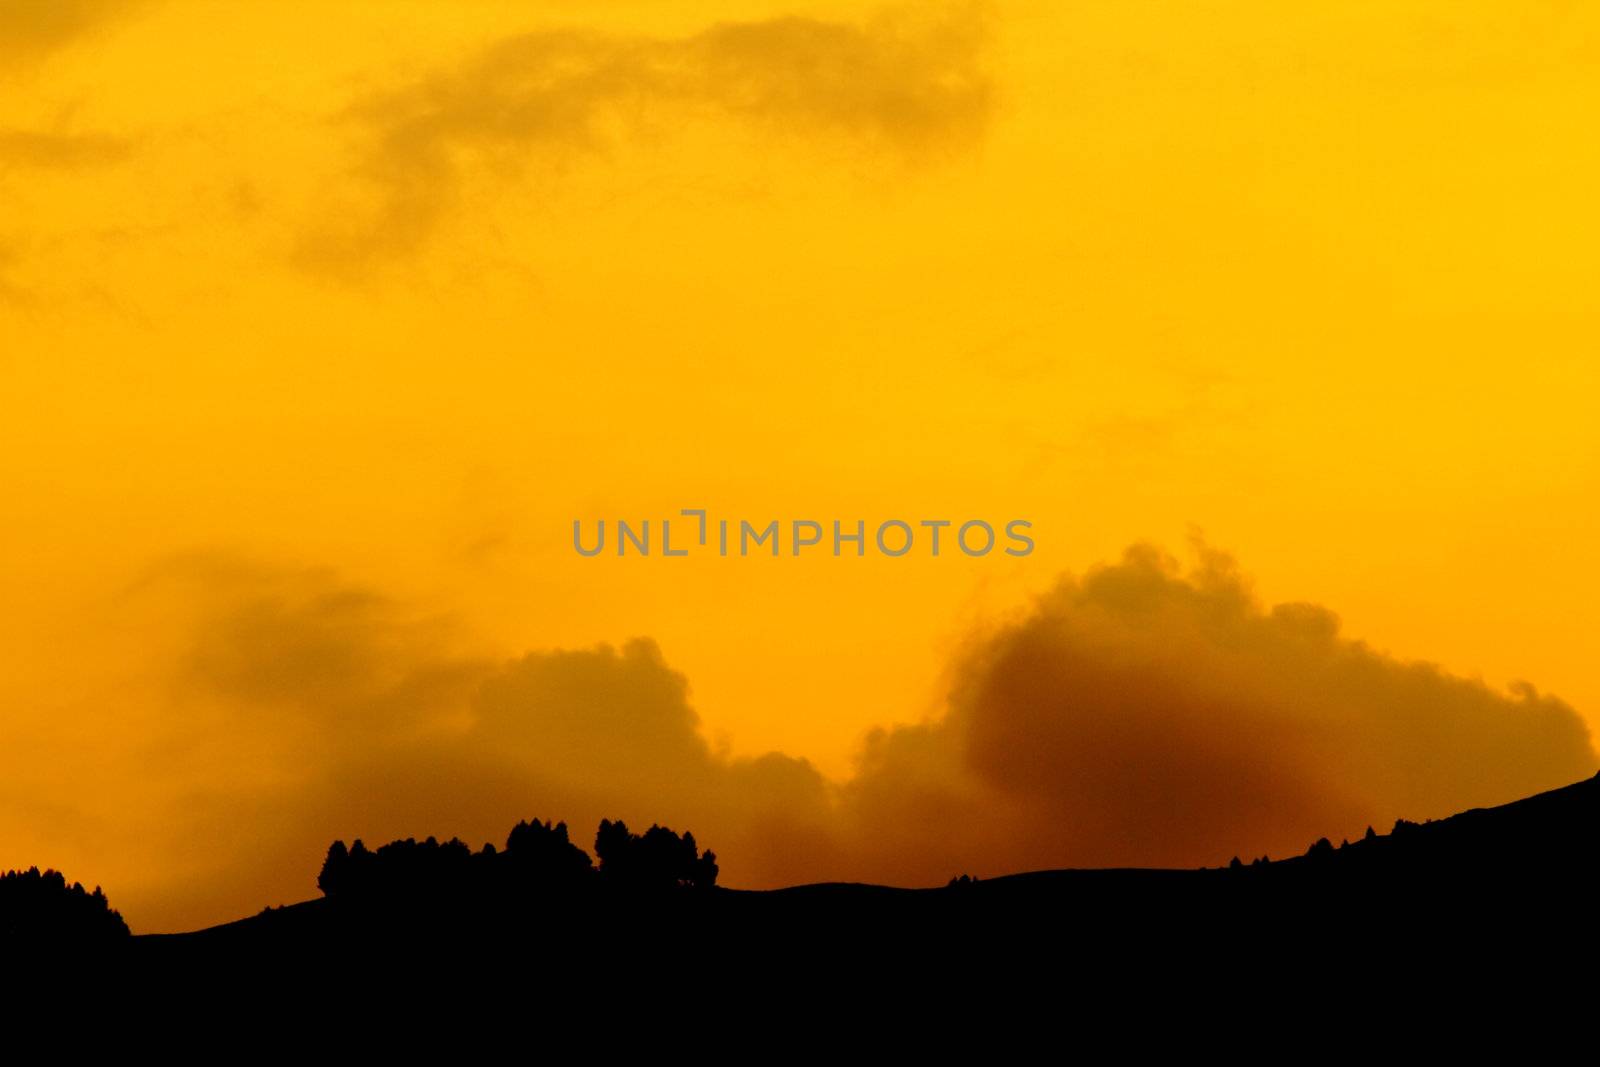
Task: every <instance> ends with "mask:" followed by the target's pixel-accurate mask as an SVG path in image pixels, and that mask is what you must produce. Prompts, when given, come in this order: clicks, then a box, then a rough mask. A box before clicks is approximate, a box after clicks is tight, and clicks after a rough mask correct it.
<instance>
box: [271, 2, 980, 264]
mask: <svg viewBox="0 0 1600 1067" xmlns="http://www.w3.org/2000/svg"><path fill="white" fill-rule="evenodd" d="M964 10H965V9H964ZM983 40H984V24H983V19H982V18H981V17H980V15H979V13H978V11H977V9H970V10H965V13H964V14H962V15H961V16H960V17H952V18H946V19H944V20H943V21H940V22H937V23H933V24H927V23H924V24H921V25H915V26H913V25H910V24H907V23H906V22H904V21H901V20H897V19H892V18H887V17H884V18H879V19H876V20H872V21H868V22H865V23H860V24H856V23H844V22H829V21H822V20H818V19H811V18H799V17H788V18H777V19H770V20H766V21H760V22H743V23H720V24H717V25H714V26H712V27H710V28H708V29H706V30H704V31H703V32H700V33H697V34H694V35H692V36H688V37H681V38H665V37H647V36H617V35H605V34H598V33H592V32H583V31H577V30H547V31H541V32H536V33H529V34H524V35H521V36H518V37H513V38H510V39H508V40H505V41H502V42H500V43H498V44H496V45H494V46H492V47H490V48H487V49H485V50H483V51H482V52H480V53H478V54H477V55H475V56H474V57H472V58H471V59H469V60H468V61H466V62H465V63H463V64H461V65H460V66H459V67H457V68H455V69H451V70H445V71H439V72H436V73H433V74H431V75H429V76H427V77H425V78H422V79H420V80H418V81H416V82H414V83H412V84H409V85H406V86H402V87H400V88H397V89H393V90H390V91H387V92H383V93H379V94H376V95H373V96H371V97H369V98H367V99H364V100H362V101H360V102H358V103H356V104H355V105H353V106H352V107H350V108H349V109H348V110H347V111H346V112H345V113H344V115H343V120H344V121H345V122H347V123H349V124H351V126H352V128H353V129H354V131H355V135H356V137H357V138H358V142H359V145H360V147H359V149H358V152H359V158H358V163H357V165H356V167H355V170H354V175H353V176H354V178H355V179H356V180H358V181H360V182H362V183H365V184H366V185H368V186H370V188H371V190H372V191H373V193H374V195H375V201H376V206H375V207H374V208H373V209H372V210H371V211H370V213H369V214H367V215H366V216H365V217H363V218H359V219H357V220H356V221H354V222H350V221H348V220H345V219H340V220H331V219H324V220H321V221H320V222H319V223H318V224H317V225H316V226H315V227H313V229H312V230H311V231H310V232H308V233H307V234H306V235H305V237H304V239H303V241H302V242H301V244H300V248H299V252H298V257H297V258H298V259H299V261H300V262H301V263H302V264H304V265H308V266H313V267H320V268H324V269H334V270H338V269H341V268H343V267H349V266H351V265H353V264H356V263H360V262H363V261H367V260H370V259H371V258H373V257H377V256H383V255H394V254H398V253H403V252H407V251H410V250H412V249H414V248H416V247H417V246H418V245H419V244H420V243H421V242H423V241H424V240H425V238H426V237H427V236H428V235H429V234H430V233H431V232H432V231H433V229H434V228H435V226H436V225H437V224H438V222H439V220H440V218H441V216H442V215H443V214H444V213H445V212H446V211H447V210H448V209H449V208H450V207H451V206H452V205H453V204H454V203H455V202H456V201H457V199H458V196H459V193H460V184H461V178H462V175H463V173H464V172H465V171H466V170H467V169H469V168H472V167H478V166H481V167H493V168H498V169H511V170H516V169H519V168H526V167H533V166H539V165H541V164H543V165H550V166H555V165H558V164H560V163H562V162H565V161H568V160H570V159H571V158H572V157H573V156H574V155H575V154H578V153H590V152H595V151H599V150H602V149H603V148H604V147H605V146H607V145H608V144H610V143H612V142H613V141H615V140H616V139H618V138H623V137H626V136H628V135H629V134H630V133H638V132H640V131H642V130H644V129H646V128H647V127H650V128H652V129H655V128H666V127H670V126H671V125H672V124H673V123H675V122H681V121H684V120H685V119H686V118H689V117H692V116H705V115H710V116H713V117H715V118H718V119H720V120H723V121H732V122H738V123H745V124H752V125H755V126H758V127H760V128H762V129H765V130H768V131H770V132H772V133H774V134H775V135H778V136H781V137H788V138H844V139H847V140H849V141H851V142H854V143H857V144H860V145H862V146H865V147H867V148H869V149H875V150H881V151H884V152H888V153H892V154H894V155H895V156H897V157H899V158H902V159H920V158H927V157H928V156H930V155H934V154H937V153H939V152H943V151H946V150H948V149H950V148H951V147H953V146H956V145H959V144H965V143H970V142H971V141H972V140H974V139H975V138H977V137H978V136H980V135H981V133H982V132H983V130H984V128H985V126H986V124H987V122H988V120H989V117H990V113H991V109H992V103H993V95H994V94H993V87H992V85H991V82H990V79H989V77H988V75H987V74H986V73H985V71H984V69H983V66H982V63H981V61H980V60H981V51H982V44H983Z"/></svg>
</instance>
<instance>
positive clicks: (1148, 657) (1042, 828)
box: [846, 547, 1596, 881]
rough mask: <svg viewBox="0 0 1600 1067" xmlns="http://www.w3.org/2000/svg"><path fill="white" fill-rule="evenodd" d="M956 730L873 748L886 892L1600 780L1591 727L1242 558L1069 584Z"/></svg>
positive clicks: (959, 711)
mask: <svg viewBox="0 0 1600 1067" xmlns="http://www.w3.org/2000/svg"><path fill="white" fill-rule="evenodd" d="M957 677H958V682H957V684H956V686H955V687H954V690H953V692H952V694H951V697H950V703H949V707H948V710H947V711H946V713H945V714H944V715H943V716H942V717H941V718H940V719H938V720H937V721H935V722H932V723H928V724H924V725H918V726H910V727H902V728H900V729H896V730H891V731H887V732H882V733H879V734H878V735H876V736H874V737H873V738H872V739H871V740H870V741H869V743H868V746H867V750H866V755H865V758H864V760H863V763H862V767H861V773H860V775H859V776H858V778H857V779H856V780H855V781H853V782H851V783H849V784H848V785H847V786H846V791H847V793H848V795H849V803H850V807H851V808H853V809H854V812H855V814H856V817H857V818H858V819H860V820H861V821H862V822H863V824H864V825H865V826H867V827H869V828H871V829H872V830H874V831H875V832H876V834H877V836H878V837H879V838H880V839H882V840H893V839H894V836H893V835H902V838H901V839H903V840H906V841H907V847H906V848H904V849H903V850H899V851H898V852H897V851H896V850H893V849H885V850H883V851H882V852H881V853H880V854H879V855H877V856H874V857H872V858H871V863H872V864H873V870H874V871H875V872H877V873H879V874H881V875H884V876H890V877H898V878H901V879H906V880H912V881H929V880H933V879H936V878H938V877H940V876H942V875H945V874H946V873H947V872H949V871H950V870H952V869H953V867H954V866H956V865H965V866H973V867H977V868H980V869H982V870H983V871H984V872H985V873H996V872H998V871H1003V870H1014V869H1021V868H1028V867H1039V866H1063V865H1092V866H1120V865H1159V866H1167V865H1173V866H1194V865H1205V864H1216V863H1218V862H1221V861H1223V860H1226V859H1227V858H1228V857H1229V856H1231V855H1232V854H1234V853H1240V854H1243V855H1247V856H1248V855H1252V854H1260V853H1269V854H1275V855H1282V854H1284V853H1285V852H1298V851H1301V850H1303V849H1304V848H1305V846H1306V845H1307V844H1308V843H1309V842H1311V841H1312V840H1314V839H1315V838H1317V837H1320V836H1323V835H1331V836H1333V837H1334V838H1335V839H1337V838H1338V837H1340V836H1341V835H1353V834H1356V833H1358V832H1360V831H1361V830H1362V829H1363V828H1364V827H1365V826H1366V825H1367V824H1368V823H1375V824H1379V825H1387V824H1388V823H1389V822H1392V820H1394V819H1395V818H1397V817H1401V816H1406V817H1411V818H1419V817H1434V816H1442V815H1445V814H1449V813H1451V812H1454V811H1458V810H1461V809H1464V808H1468V807H1473V806H1477V805H1484V804H1496V803H1503V802H1505V801H1508V800H1511V799H1513V798H1516V797H1519V796H1523V795H1526V794H1529V793H1533V792H1537V791H1539V790H1543V789H1548V788H1551V787H1554V786H1558V785H1561V784H1564V783H1566V782H1570V781H1573V780H1576V779H1578V778H1581V777H1584V776H1586V775H1588V774H1592V773H1593V771H1594V768H1595V765H1596V758H1595V753H1594V751H1593V749H1592V748H1591V746H1590V743H1589V738H1588V734H1587V731H1586V729H1585V727H1584V724H1583V722H1582V720H1581V719H1580V718H1579V716H1578V715H1577V713H1576V712H1574V711H1573V709H1572V708H1570V707H1568V706H1567V705H1566V704H1563V703H1562V702H1561V701H1559V700H1557V699H1555V698H1552V697H1548V696H1541V695H1540V694H1538V693H1537V692H1536V691H1534V690H1533V689H1532V688H1531V687H1530V686H1526V685H1519V686H1517V687H1516V688H1515V689H1514V690H1513V691H1512V692H1511V693H1509V694H1506V693H1500V692H1496V691H1494V690H1492V689H1490V688H1489V687H1488V686H1486V685H1485V684H1483V683H1482V682H1480V681H1473V680H1467V679H1462V678H1457V677H1453V676H1451V675H1449V674H1446V673H1445V672H1443V671H1442V670H1440V669H1439V668H1438V667H1436V666H1433V665H1431V664H1427V663H1415V662H1404V661H1401V660H1397V659H1394V658H1392V657H1390V656H1388V655H1385V654H1383V653H1381V652H1379V651H1377V650H1375V649H1372V648H1370V647H1369V646H1367V645H1365V644H1364V643H1362V642H1360V641H1356V640H1351V639H1348V638H1345V637H1342V636H1341V635H1340V633H1339V621H1338V619H1337V617H1336V616H1335V615H1333V613H1331V612H1329V611H1328V610H1326V609H1325V608H1322V607H1319V606H1316V605H1312V604H1280V605H1277V606H1275V607H1272V608H1270V609H1269V608H1266V607H1264V606H1262V605H1261V604H1259V603H1258V602H1257V601H1256V599H1255V598H1254V597H1253V596H1252V594H1251V592H1250V589H1249V587H1248V584H1247V583H1246V581H1245V580H1244V578H1243V577H1242V575H1241V574H1240V572H1239V571H1238V569H1237V567H1236V566H1235V565H1234V563H1233V562H1232V561H1231V560H1230V559H1229V558H1228V557H1226V556H1223V555H1221V554H1218V553H1215V552H1210V551H1203V552H1202V554H1201V563H1200V565H1199V566H1197V567H1196V568H1195V569H1194V570H1192V571H1191V572H1189V573H1183V572H1182V571H1181V570H1180V569H1179V568H1178V566H1177V564H1176V563H1174V562H1173V561H1172V560H1170V559H1168V558H1166V557H1164V556H1162V555H1161V554H1160V553H1158V552H1157V551H1155V550H1154V549H1151V548H1144V547H1140V548H1134V549H1130V550H1129V552H1128V553H1127V555H1126V556H1125V558H1124V559H1123V560H1122V561H1121V562H1119V563H1117V564H1115V565H1112V566H1105V567H1101V568H1098V569H1096V570H1093V571H1091V572H1089V573H1088V574H1087V575H1085V576H1084V577H1082V578H1081V579H1075V578H1065V579H1063V580H1062V581H1061V582H1060V584H1059V585H1057V586H1056V588H1055V589H1053V590H1052V591H1051V592H1050V593H1049V594H1047V595H1046V596H1044V597H1042V598H1041V599H1040V600H1039V601H1038V603H1037V604H1036V605H1035V606H1034V608H1033V610H1032V612H1031V613H1030V614H1029V615H1028V616H1027V617H1026V618H1024V619H1022V620H1021V621H1019V622H1017V623H1016V624H1014V625H1012V626H1009V627H1007V628H1005V629H1003V630H1001V631H999V632H998V633H996V634H994V635H992V636H991V637H990V638H988V639H987V640H985V641H983V642H981V643H979V644H978V645H977V646H976V647H975V648H974V650H973V651H972V652H971V653H970V655H969V656H968V658H967V659H966V661H965V662H964V663H963V664H962V666H961V669H960V670H959V672H958V675H957Z"/></svg>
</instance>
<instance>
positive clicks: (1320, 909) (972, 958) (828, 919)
mask: <svg viewBox="0 0 1600 1067" xmlns="http://www.w3.org/2000/svg"><path fill="white" fill-rule="evenodd" d="M1597 831H1600V776H1597V777H1596V778H1593V779H1589V780H1586V781H1583V782H1579V783H1577V784H1574V785H1570V786H1567V787H1565V788H1562V789H1557V790H1553V791H1551V792H1548V793H1543V794H1540V795H1538V796H1535V797H1530V798H1527V799H1525V800H1520V801H1517V802H1515V803H1511V804H1506V805H1504V806H1501V807H1496V808H1488V809H1476V810H1473V811H1468V812H1463V813H1461V814H1459V815H1456V816H1453V817H1451V818H1448V819H1442V820H1439V821H1435V822H1428V823H1423V824H1415V823H1409V822H1406V821H1404V820H1402V821H1401V822H1399V823H1397V824H1396V826H1395V828H1394V829H1393V830H1392V832H1390V833H1389V834H1376V833H1372V832H1370V831H1369V834H1368V836H1366V837H1365V838H1363V839H1361V840H1358V841H1354V842H1350V843H1348V844H1342V845H1340V846H1334V845H1332V844H1331V843H1330V842H1327V841H1320V842H1317V843H1315V844H1314V845H1313V846H1312V847H1311V848H1310V849H1309V850H1308V851H1307V852H1306V853H1305V854H1304V855H1300V856H1296V857H1292V858H1288V859H1282V860H1276V861H1271V862H1262V861H1256V862H1252V863H1248V864H1247V863H1243V862H1239V863H1237V864H1236V865H1232V866H1230V867H1218V868H1209V869H1201V870H1141V869H1128V870H1115V869H1111V870H1060V871H1038V872H1032V873H1026V874H1015V875H1009V876H1005V877H999V878H992V879H982V880H972V879H960V880H955V881H953V882H952V883H951V884H950V885H947V886H943V887H939V888H933V889H897V888H892V887H885V886H873V885H858V884H818V885H806V886H796V887H792V888H788V889H780V890H771V891H748V890H731V889H723V888H714V861H709V862H710V863H711V866H710V867H709V868H706V867H697V865H698V864H704V863H706V862H707V861H706V860H705V859H704V858H703V857H704V855H708V854H700V853H698V851H697V849H696V847H695V845H694V843H693V837H692V835H687V834H686V835H684V836H683V837H678V835H676V834H672V833H671V831H666V830H661V829H659V828H652V830H651V831H650V832H648V833H646V834H645V835H634V834H631V833H629V832H628V831H627V830H626V828H625V827H621V826H620V824H609V823H608V824H603V826H602V829H601V832H600V834H599V835H598V836H599V844H600V847H599V849H598V850H597V851H598V852H599V853H600V856H601V862H600V864H599V865H598V866H592V865H591V863H590V860H589V857H588V855H587V854H586V853H584V852H583V851H582V850H581V849H578V848H577V847H576V846H574V845H572V844H571V842H570V841H568V840H567V835H566V828H565V826H564V825H561V824H556V825H555V826H552V825H551V824H549V823H538V822H534V823H531V824H528V823H524V824H521V825H520V826H519V827H518V829H517V830H514V831H513V834H512V836H511V838H510V840H509V841H508V847H507V848H506V849H504V850H502V851H496V850H494V849H492V848H486V849H485V850H483V851H481V852H478V853H473V852H471V851H470V850H468V849H467V847H466V846H465V845H462V844H460V843H459V842H447V843H444V844H439V843H437V842H434V841H432V839H430V840H429V841H427V842H422V843H417V842H414V841H410V842H396V843H394V844H392V845H386V846H384V847H383V848H380V849H378V850H376V851H375V852H367V851H366V850H365V849H364V848H360V849H359V852H358V850H357V848H352V849H349V850H345V848H344V846H343V844H342V843H336V845H335V846H334V848H333V849H331V850H330V854H329V858H328V861H327V863H326V864H325V866H324V872H323V877H324V880H325V885H324V888H325V889H330V890H331V891H330V892H329V893H328V895H327V897H326V898H325V899H323V900H319V901H311V902H307V903H304V904H297V905H292V906H290V907H286V908H278V909H269V910H268V911H266V912H263V913H262V914H261V915H258V916H255V917H252V918H249V919H244V920H241V921H239V922H235V923H230V924H227V925H225V926H220V927H215V928H212V929H209V930H202V931H198V932H195V933H192V934H182V935H168V936H159V937H148V936H147V937H139V938H135V939H134V940H135V943H136V947H137V949H138V951H139V952H140V953H141V954H142V955H144V956H145V957H146V958H149V959H164V960H173V959H195V960H198V959H206V958H219V957H257V956H259V957H282V956H284V955H286V954H287V955H291V956H292V955H300V954H321V953H326V952H328V951H337V952H339V953H341V954H343V958H346V959H349V958H360V957H362V956H366V955H371V956H377V957H391V956H394V955H399V956H404V957H407V958H419V957H421V956H431V955H434V954H440V953H443V954H447V955H452V956H458V957H472V956H476V955H479V954H484V953H488V954H500V955H504V954H510V955H516V954H519V953H523V952H527V953H531V954H533V955H535V956H537V958H539V959H542V960H546V961H548V960H564V961H566V963H564V964H563V966H562V968H560V969H558V970H557V971H554V972H551V973H552V974H555V973H561V974H567V975H569V976H570V975H579V974H581V975H587V979H588V980H591V981H598V980H600V979H601V978H602V977H603V975H604V974H610V975H612V976H615V975H616V974H618V973H623V972H628V973H631V972H632V971H633V970H635V969H637V968H639V967H644V968H645V969H646V970H649V969H650V968H651V967H662V966H666V967H669V969H671V968H676V969H677V970H678V971H679V973H684V974H687V973H693V972H694V971H695V969H696V968H698V967H711V966H712V965H713V964H714V965H715V966H716V967H719V968H723V969H726V968H729V967H732V968H734V969H735V970H741V971H742V973H750V974H762V973H770V972H773V971H774V970H783V971H784V972H785V973H786V974H788V975H790V976H793V975H795V974H809V973H820V972H821V971H824V970H827V969H829V968H838V967H846V968H849V967H852V966H854V967H861V966H870V967H878V968H888V969H889V970H891V971H894V972H896V973H903V972H906V971H909V970H914V969H916V968H918V967H922V966H937V967H952V966H961V967H971V966H977V967H1004V966H1010V965H1011V964H1012V963H1014V962H1015V960H1017V959H1018V958H1021V957H1030V958H1031V957H1033V956H1036V955H1038V954H1040V953H1046V954H1048V953H1052V952H1054V953H1060V954H1062V955H1063V958H1067V957H1070V958H1072V959H1075V960H1078V961H1080V962H1081V961H1087V960H1094V961H1096V963H1095V966H1097V967H1107V966H1116V965H1117V964H1116V963H1115V961H1116V960H1117V959H1124V960H1126V959H1142V958H1146V957H1148V956H1149V955H1150V954H1152V953H1154V954H1158V955H1161V956H1163V957H1172V956H1175V955H1198V956H1200V957H1202V958H1205V957H1211V958H1217V959H1223V960H1238V959H1242V958H1246V957H1248V958H1251V959H1255V960H1258V961H1260V960H1265V959H1269V958H1277V957H1281V956H1283V954H1284V953H1285V952H1288V953H1289V954H1291V955H1297V954H1298V955H1303V954H1304V953H1305V952H1307V951H1310V949H1309V947H1308V946H1311V945H1317V946H1320V947H1319V948H1318V949H1317V951H1327V950H1329V949H1330V948H1331V947H1338V948H1339V949H1340V950H1342V951H1355V950H1356V949H1357V947H1358V946H1359V947H1361V950H1362V951H1370V950H1372V949H1373V948H1375V947H1378V948H1383V949H1384V950H1386V951H1389V950H1393V949H1394V948H1395V946H1397V945H1401V944H1404V945H1408V946H1412V947H1413V948H1415V949H1417V950H1418V951H1421V950H1422V946H1430V948H1429V951H1431V952H1433V953H1435V955H1436V957H1437V956H1438V954H1439V953H1449V952H1453V951H1455V950H1456V949H1460V948H1461V947H1462V946H1465V945H1471V946H1476V947H1477V948H1480V949H1481V948H1484V947H1486V946H1489V945H1491V944H1498V945H1500V947H1502V948H1505V947H1513V946H1514V944H1515V943H1516V942H1517V939H1526V938H1528V937H1532V936H1535V935H1538V936H1545V937H1556V938H1561V937H1566V938H1569V939H1570V938H1573V937H1576V936H1578V935H1579V934H1580V933H1581V932H1582V931H1586V930H1587V929H1588V924H1589V921H1590V920H1589V915H1590V911H1591V910H1592V908H1593V906H1594V905H1593V893H1594V890H1595V888H1596V879H1595V874H1596V872H1597V859H1600V850H1597V841H1600V837H1597ZM358 847H359V846H358ZM356 855H363V856H365V857H366V858H364V859H360V860H356V861H352V859H351V857H352V856H356ZM696 870H700V871H701V872H702V876H701V877H700V879H699V881H697V880H696V874H695V872H696ZM707 871H709V872H710V877H709V878H707V877H704V873H705V872H707ZM363 879H364V880H365V881H363ZM1452 946H1455V947H1454V948H1452ZM552 980H553V978H552Z"/></svg>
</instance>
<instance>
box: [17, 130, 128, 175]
mask: <svg viewBox="0 0 1600 1067" xmlns="http://www.w3.org/2000/svg"><path fill="white" fill-rule="evenodd" d="M129 148H130V145H129V143H128V142H127V141H126V140H124V139H122V138H120V137H110V136H107V135H105V134H93V133H64V132H61V131H57V130H25V129H3V128H0V170H4V169H5V168H7V167H11V166H28V167H80V166H85V165H89V164H96V163H113V162H116V161H117V160H119V159H122V158H123V157H124V156H126V155H127V154H128V151H129Z"/></svg>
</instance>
